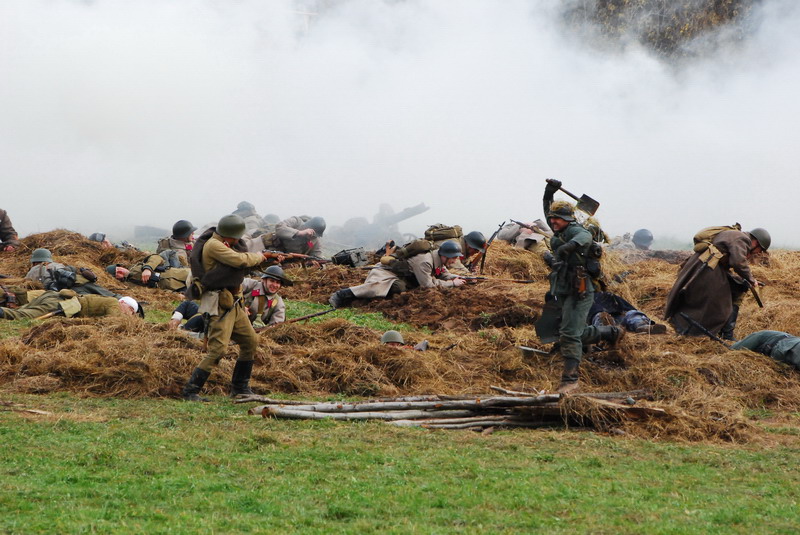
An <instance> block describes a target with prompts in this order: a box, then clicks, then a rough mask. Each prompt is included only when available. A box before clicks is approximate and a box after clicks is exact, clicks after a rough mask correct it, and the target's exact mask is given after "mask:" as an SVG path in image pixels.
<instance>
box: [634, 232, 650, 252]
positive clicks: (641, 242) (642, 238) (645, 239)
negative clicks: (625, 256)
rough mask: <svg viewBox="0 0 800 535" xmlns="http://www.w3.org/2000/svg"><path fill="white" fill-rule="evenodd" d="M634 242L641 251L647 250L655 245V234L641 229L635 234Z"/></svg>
mask: <svg viewBox="0 0 800 535" xmlns="http://www.w3.org/2000/svg"><path fill="white" fill-rule="evenodd" d="M632 241H633V244H634V245H635V246H636V247H638V248H639V249H647V248H649V247H650V246H651V245H652V244H653V233H652V232H650V231H649V230H647V229H646V228H640V229H639V230H637V231H636V232H634V233H633V239H632Z"/></svg>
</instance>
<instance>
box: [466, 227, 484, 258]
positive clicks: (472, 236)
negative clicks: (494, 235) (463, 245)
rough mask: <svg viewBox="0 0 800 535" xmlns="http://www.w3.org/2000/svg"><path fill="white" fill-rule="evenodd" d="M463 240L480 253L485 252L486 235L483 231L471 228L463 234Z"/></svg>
mask: <svg viewBox="0 0 800 535" xmlns="http://www.w3.org/2000/svg"><path fill="white" fill-rule="evenodd" d="M464 241H465V242H467V245H469V246H470V247H472V248H473V249H477V250H478V251H480V252H482V253H485V252H486V236H484V235H483V233H481V232H478V231H477V230H473V231H472V232H470V233H469V234H467V235H466V236H464Z"/></svg>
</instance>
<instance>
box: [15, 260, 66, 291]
mask: <svg viewBox="0 0 800 535" xmlns="http://www.w3.org/2000/svg"><path fill="white" fill-rule="evenodd" d="M66 268H67V266H65V265H64V264H59V263H58V262H49V263H42V264H37V265H35V266H33V267H32V268H31V269H29V270H28V272H27V273H26V274H25V278H26V279H28V280H32V281H38V282H40V283H41V284H42V287H43V288H45V289H47V290H52V289H53V287H54V285H55V277H54V276H53V273H54V272H55V271H56V270H57V269H66Z"/></svg>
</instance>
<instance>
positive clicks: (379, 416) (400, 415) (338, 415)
mask: <svg viewBox="0 0 800 535" xmlns="http://www.w3.org/2000/svg"><path fill="white" fill-rule="evenodd" d="M474 414H475V413H473V412H472V411H466V410H460V411H419V410H412V411H385V412H343V413H342V412H315V411H306V410H296V409H294V408H291V409H285V408H281V407H270V406H265V407H264V408H263V410H262V412H261V415H262V416H263V417H264V418H269V417H273V418H289V419H295V420H323V419H326V418H328V419H331V420H413V419H418V418H430V417H431V416H438V417H440V418H450V417H454V418H456V417H463V416H471V415H474Z"/></svg>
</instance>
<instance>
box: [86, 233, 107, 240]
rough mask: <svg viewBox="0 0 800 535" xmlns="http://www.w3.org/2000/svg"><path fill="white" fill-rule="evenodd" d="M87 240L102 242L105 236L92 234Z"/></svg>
mask: <svg viewBox="0 0 800 535" xmlns="http://www.w3.org/2000/svg"><path fill="white" fill-rule="evenodd" d="M89 239H90V240H92V241H103V240H105V239H106V235H105V234H103V233H102V232H94V233H92V234H91V235H90V236H89Z"/></svg>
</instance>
